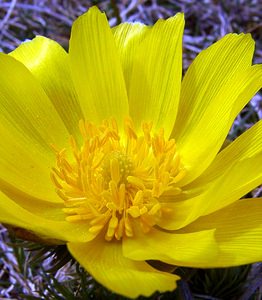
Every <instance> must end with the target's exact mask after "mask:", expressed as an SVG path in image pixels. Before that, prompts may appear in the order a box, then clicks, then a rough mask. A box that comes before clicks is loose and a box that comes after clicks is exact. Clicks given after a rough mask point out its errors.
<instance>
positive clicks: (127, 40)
mask: <svg viewBox="0 0 262 300" xmlns="http://www.w3.org/2000/svg"><path fill="white" fill-rule="evenodd" d="M112 32H113V34H114V38H115V43H116V47H117V50H118V52H119V56H120V61H121V64H122V69H123V73H124V78H125V82H126V89H127V93H128V94H129V89H130V81H131V78H132V74H133V65H134V60H135V57H136V55H137V51H138V49H139V47H140V45H141V42H142V41H143V40H144V38H145V37H146V35H147V34H148V33H149V32H150V27H149V26H146V25H144V24H142V23H122V24H120V25H118V26H116V27H114V28H112Z"/></svg>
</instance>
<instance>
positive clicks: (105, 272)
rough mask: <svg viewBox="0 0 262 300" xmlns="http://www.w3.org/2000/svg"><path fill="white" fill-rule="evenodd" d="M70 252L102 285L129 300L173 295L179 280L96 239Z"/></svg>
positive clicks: (74, 245) (72, 246)
mask: <svg viewBox="0 0 262 300" xmlns="http://www.w3.org/2000/svg"><path fill="white" fill-rule="evenodd" d="M68 249H69V251H70V252H71V254H72V255H73V256H74V257H75V259H76V260H77V261H78V262H79V263H80V264H81V265H82V266H83V267H84V268H85V269H86V270H87V271H88V272H89V273H90V274H91V275H92V276H93V277H94V278H95V279H96V280H97V281H98V282H99V283H101V284H103V285H104V286H105V287H107V288H108V289H110V290H112V291H113V292H116V293H118V294H120V295H123V296H126V297H130V298H136V297H138V296H139V295H144V296H150V295H151V294H152V293H154V292H155V291H160V292H164V291H171V290H173V289H175V287H176V280H178V279H179V278H178V276H177V275H173V274H169V273H164V272H160V271H157V270H155V269H154V268H152V267H151V266H149V265H148V264H147V263H146V262H138V261H137V262H136V261H133V260H130V259H128V258H125V257H124V256H123V253H122V245H121V243H117V242H111V243H107V242H105V241H104V240H97V239H96V240H94V241H92V242H90V243H85V244H83V243H69V244H68Z"/></svg>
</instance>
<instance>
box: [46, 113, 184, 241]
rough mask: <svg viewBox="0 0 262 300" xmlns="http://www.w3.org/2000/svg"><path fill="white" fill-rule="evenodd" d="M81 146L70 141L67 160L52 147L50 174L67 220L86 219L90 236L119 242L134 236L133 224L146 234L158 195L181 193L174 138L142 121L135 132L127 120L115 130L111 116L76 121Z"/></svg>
mask: <svg viewBox="0 0 262 300" xmlns="http://www.w3.org/2000/svg"><path fill="white" fill-rule="evenodd" d="M79 124H80V126H79V127H80V132H81V135H82V138H83V145H82V146H81V148H79V147H78V146H77V143H76V141H75V139H74V138H73V137H72V138H71V140H70V143H71V149H72V154H73V155H71V156H72V158H71V159H69V158H67V156H66V151H65V149H63V150H61V151H56V155H57V162H56V167H55V168H53V171H52V173H51V177H52V180H53V182H54V184H55V186H56V189H57V193H58V195H59V196H60V197H61V198H62V199H63V200H64V203H65V208H64V209H63V211H64V212H65V214H66V220H67V221H68V222H86V223H87V228H88V230H89V231H90V232H92V233H94V234H100V233H103V234H104V235H105V239H106V240H108V241H111V240H112V239H116V240H120V239H122V238H123V237H132V236H133V235H134V230H133V229H134V224H135V222H136V223H137V224H140V227H141V229H142V230H143V232H145V233H147V232H148V231H150V229H151V228H152V227H153V226H155V225H156V224H157V222H158V220H159V218H161V216H162V213H163V210H164V208H162V205H161V201H163V197H165V196H167V195H168V196H170V195H177V194H179V193H180V192H181V189H180V187H179V184H178V183H179V181H180V180H181V179H182V178H183V177H184V175H185V170H184V168H183V167H182V165H181V163H180V159H179V155H178V153H177V151H176V144H175V140H174V139H170V140H166V139H165V138H164V131H163V130H160V131H159V132H158V133H157V134H154V135H152V133H151V129H152V124H150V123H143V124H142V128H141V129H142V130H141V134H140V135H139V134H138V133H137V132H136V131H135V129H134V125H133V123H132V120H131V119H130V118H127V119H126V120H125V123H124V125H125V126H124V130H123V132H120V131H119V130H118V128H117V124H116V121H115V120H114V119H110V120H105V121H104V122H103V123H102V124H101V125H100V126H96V125H94V124H92V123H90V122H84V121H80V123H79Z"/></svg>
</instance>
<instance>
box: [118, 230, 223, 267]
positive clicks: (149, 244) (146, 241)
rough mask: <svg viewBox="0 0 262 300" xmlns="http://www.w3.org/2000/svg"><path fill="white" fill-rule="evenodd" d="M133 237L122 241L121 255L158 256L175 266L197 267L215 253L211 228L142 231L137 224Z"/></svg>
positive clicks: (153, 258) (141, 258)
mask: <svg viewBox="0 0 262 300" xmlns="http://www.w3.org/2000/svg"><path fill="white" fill-rule="evenodd" d="M137 229H138V230H137V231H136V234H135V237H134V238H132V239H125V240H124V242H123V252H124V255H125V256H127V257H129V258H130V259H135V260H150V259H151V260H160V261H163V262H165V263H168V264H172V265H177V266H191V267H201V265H202V264H203V263H204V264H206V263H207V262H208V261H213V260H214V259H215V257H216V255H217V253H218V247H217V246H216V242H215V239H214V230H206V231H198V232H193V233H187V234H176V233H174V232H170V233H167V232H164V231H160V230H157V229H152V230H151V231H150V232H149V233H147V234H143V233H142V231H141V229H140V228H137Z"/></svg>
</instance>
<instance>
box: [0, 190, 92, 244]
mask: <svg viewBox="0 0 262 300" xmlns="http://www.w3.org/2000/svg"><path fill="white" fill-rule="evenodd" d="M41 209H42V215H43V216H41V213H40V211H39V210H38V213H37V214H35V213H32V212H30V211H28V210H26V209H24V208H23V207H21V206H20V205H18V204H16V203H15V202H14V201H13V200H11V199H10V198H9V197H7V196H6V195H5V194H4V193H2V192H0V222H1V223H5V224H8V225H13V226H17V227H20V228H24V229H26V230H28V231H30V232H33V233H35V234H36V235H39V236H40V237H41V238H43V239H56V240H60V241H65V242H67V241H71V242H86V241H89V240H92V239H93V238H94V235H93V234H91V233H89V231H88V227H87V225H86V223H83V224H73V223H69V222H67V221H63V220H61V221H57V210H56V208H55V207H54V213H52V212H51V209H50V207H48V206H47V205H45V204H44V203H42V206H41ZM33 210H35V208H34V209H33Z"/></svg>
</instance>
